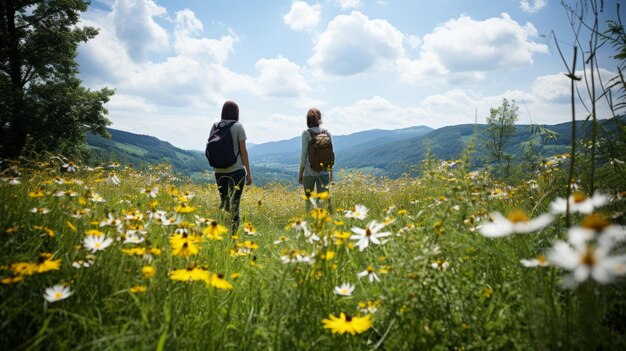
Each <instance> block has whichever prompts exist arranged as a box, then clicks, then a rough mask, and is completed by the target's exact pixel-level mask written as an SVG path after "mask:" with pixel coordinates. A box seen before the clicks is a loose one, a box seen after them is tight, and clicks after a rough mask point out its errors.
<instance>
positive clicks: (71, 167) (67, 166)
mask: <svg viewBox="0 0 626 351" xmlns="http://www.w3.org/2000/svg"><path fill="white" fill-rule="evenodd" d="M61 168H62V169H63V170H64V171H65V172H67V173H76V170H77V169H78V167H77V166H76V165H75V164H74V162H68V163H64V164H63V165H62V166H61Z"/></svg>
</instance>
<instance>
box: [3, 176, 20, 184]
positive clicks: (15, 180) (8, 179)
mask: <svg viewBox="0 0 626 351" xmlns="http://www.w3.org/2000/svg"><path fill="white" fill-rule="evenodd" d="M1 179H2V181H4V182H7V183H9V185H19V184H22V182H20V179H19V178H17V177H2V178H1Z"/></svg>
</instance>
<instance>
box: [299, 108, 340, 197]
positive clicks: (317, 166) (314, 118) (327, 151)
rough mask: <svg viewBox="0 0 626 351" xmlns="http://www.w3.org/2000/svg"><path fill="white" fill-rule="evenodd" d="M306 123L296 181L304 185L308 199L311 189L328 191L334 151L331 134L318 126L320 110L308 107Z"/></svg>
mask: <svg viewBox="0 0 626 351" xmlns="http://www.w3.org/2000/svg"><path fill="white" fill-rule="evenodd" d="M306 124H307V127H308V129H307V130H305V131H303V132H302V153H301V155H300V171H299V173H298V183H300V184H302V185H303V186H304V193H305V195H306V197H307V199H308V198H310V196H311V193H312V192H313V191H315V192H317V193H318V194H319V193H323V192H328V184H329V183H330V182H331V181H332V175H333V165H334V163H335V153H334V151H333V139H332V136H331V135H330V133H329V132H328V131H327V130H326V129H323V128H321V127H320V124H322V113H321V112H320V110H318V109H317V108H311V109H309V111H308V112H307V114H306ZM329 207H330V206H329ZM307 208H308V202H307Z"/></svg>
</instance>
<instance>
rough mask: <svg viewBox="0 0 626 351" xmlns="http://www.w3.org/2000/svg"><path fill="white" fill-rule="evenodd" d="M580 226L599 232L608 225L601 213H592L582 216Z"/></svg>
mask: <svg viewBox="0 0 626 351" xmlns="http://www.w3.org/2000/svg"><path fill="white" fill-rule="evenodd" d="M581 226H582V227H583V228H587V229H593V230H595V231H596V232H601V231H602V230H603V229H604V228H606V227H608V226H609V221H608V220H607V219H606V218H605V217H604V216H603V215H601V214H597V213H593V214H590V215H589V216H587V217H585V218H583V220H582V222H581Z"/></svg>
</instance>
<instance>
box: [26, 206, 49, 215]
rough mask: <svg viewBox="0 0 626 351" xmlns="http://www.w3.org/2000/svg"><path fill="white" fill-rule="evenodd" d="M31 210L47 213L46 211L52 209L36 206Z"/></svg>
mask: <svg viewBox="0 0 626 351" xmlns="http://www.w3.org/2000/svg"><path fill="white" fill-rule="evenodd" d="M30 212H32V213H38V214H42V215H45V214H46V213H48V212H50V209H48V208H46V207H34V208H31V209H30Z"/></svg>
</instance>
